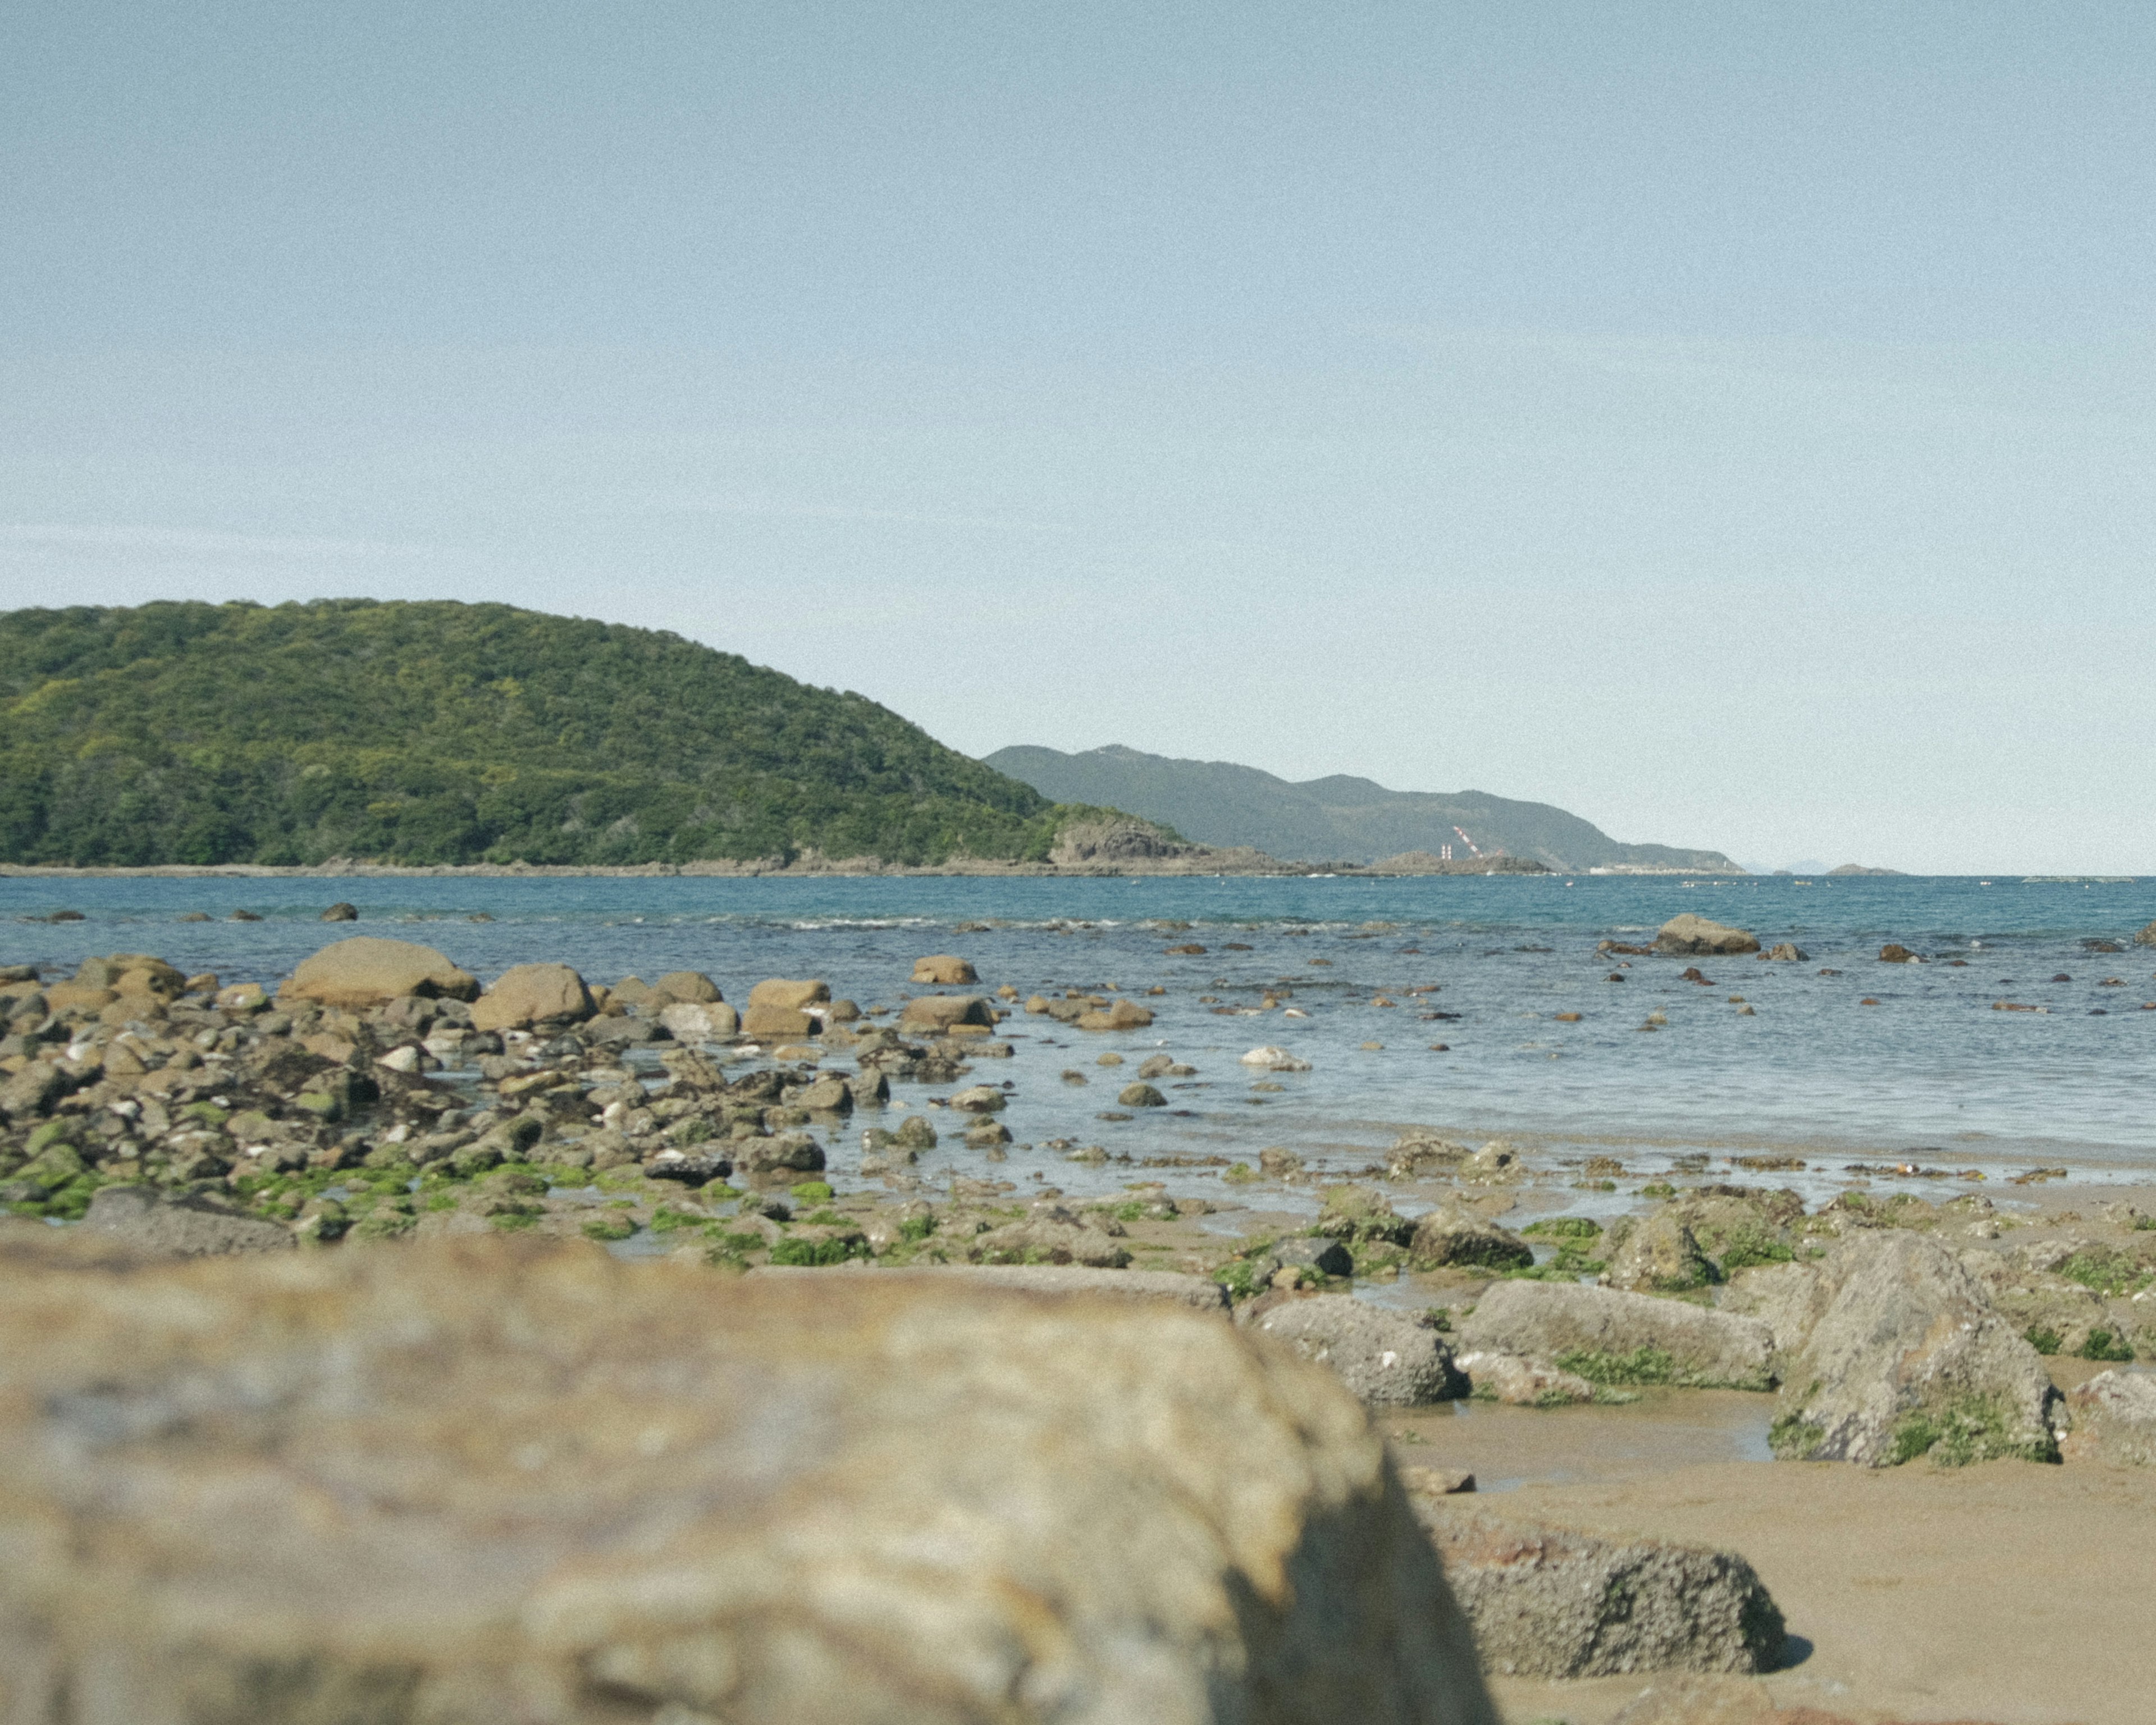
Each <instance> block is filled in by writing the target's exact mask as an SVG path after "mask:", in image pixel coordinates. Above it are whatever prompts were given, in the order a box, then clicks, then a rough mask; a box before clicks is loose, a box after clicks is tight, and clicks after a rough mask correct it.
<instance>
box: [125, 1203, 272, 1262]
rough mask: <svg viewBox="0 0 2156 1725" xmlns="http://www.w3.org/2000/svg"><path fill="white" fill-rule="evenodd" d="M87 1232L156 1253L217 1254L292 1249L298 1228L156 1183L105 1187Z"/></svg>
mask: <svg viewBox="0 0 2156 1725" xmlns="http://www.w3.org/2000/svg"><path fill="white" fill-rule="evenodd" d="M82 1226H83V1229H84V1231H85V1233H89V1234H94V1235H100V1236H102V1237H104V1238H105V1239H108V1240H118V1241H120V1242H121V1243H123V1244H125V1245H127V1246H129V1247H131V1248H132V1249H133V1250H136V1251H138V1252H141V1253H144V1254H145V1255H150V1256H155V1257H175V1258H214V1257H221V1256H223V1255H226V1254H228V1253H233V1252H278V1251H290V1250H292V1248H293V1247H294V1246H295V1245H297V1244H298V1242H297V1241H296V1240H294V1239H293V1237H292V1230H290V1229H289V1228H285V1227H283V1226H281V1225H280V1224H278V1223H275V1222H265V1221H264V1220H263V1219H261V1218H259V1216H250V1215H247V1214H244V1213H243V1212H241V1211H240V1210H239V1209H235V1208H234V1206H232V1205H231V1204H227V1203H225V1202H224V1201H223V1199H218V1198H215V1197H213V1196H210V1195H208V1194H179V1193H172V1192H162V1191H159V1190H158V1189H156V1188H155V1187H151V1186H105V1187H102V1188H100V1189H99V1190H98V1191H97V1192H96V1193H95V1194H93V1195H92V1197H91V1199H90V1209H89V1212H88V1214H85V1216H84V1217H83V1219H82Z"/></svg>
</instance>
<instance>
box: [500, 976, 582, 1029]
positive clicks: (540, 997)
mask: <svg viewBox="0 0 2156 1725" xmlns="http://www.w3.org/2000/svg"><path fill="white" fill-rule="evenodd" d="M591 1015H592V993H591V990H590V989H588V988H586V987H585V986H584V979H583V978H582V977H580V976H578V975H577V973H576V972H575V971H573V970H572V969H571V968H569V967H568V966H567V965H566V964H519V965H516V966H514V967H513V968H511V969H508V970H506V971H504V972H502V973H501V974H500V976H499V977H497V978H495V983H494V986H493V987H492V988H489V989H488V990H487V991H486V993H484V994H482V995H481V996H480V998H479V999H478V1000H477V1001H475V1003H474V1004H473V1006H472V1011H471V1021H472V1028H473V1029H475V1030H526V1029H531V1027H532V1026H533V1025H535V1024H582V1023H583V1021H584V1020H585V1019H588V1018H589V1017H590V1016H591Z"/></svg>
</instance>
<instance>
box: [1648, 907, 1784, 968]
mask: <svg viewBox="0 0 2156 1725" xmlns="http://www.w3.org/2000/svg"><path fill="white" fill-rule="evenodd" d="M1758 950H1759V942H1758V940H1757V939H1756V938H1754V937H1753V936H1751V935H1748V934H1747V933H1746V932H1744V931H1743V929H1741V928H1732V927H1729V926H1728V924H1727V923H1725V922H1709V921H1708V920H1707V918H1706V917H1704V916H1694V915H1693V914H1692V913H1691V911H1686V912H1685V913H1684V914H1683V915H1682V916H1672V917H1671V918H1670V920H1669V921H1668V922H1665V923H1664V924H1663V925H1662V926H1661V927H1660V928H1659V929H1657V930H1655V951H1656V952H1660V953H1661V954H1663V955H1664V956H1665V957H1696V956H1698V955H1700V954H1702V953H1708V952H1758Z"/></svg>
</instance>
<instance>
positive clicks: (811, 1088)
mask: <svg viewBox="0 0 2156 1725" xmlns="http://www.w3.org/2000/svg"><path fill="white" fill-rule="evenodd" d="M793 1106H795V1107H797V1108H806V1109H807V1110H808V1111H809V1112H810V1113H811V1114H850V1113H852V1112H853V1109H854V1093H853V1091H852V1090H851V1089H850V1088H849V1087H848V1086H847V1084H846V1081H845V1080H844V1078H841V1077H840V1076H839V1075H838V1074H837V1073H835V1072H826V1073H824V1074H823V1075H822V1076H820V1077H818V1078H816V1079H815V1080H814V1081H811V1082H810V1083H808V1084H807V1085H804V1086H803V1087H802V1090H801V1093H800V1094H799V1095H798V1096H795V1097H794V1098H793Z"/></svg>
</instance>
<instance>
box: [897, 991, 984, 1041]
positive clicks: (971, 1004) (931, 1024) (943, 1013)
mask: <svg viewBox="0 0 2156 1725" xmlns="http://www.w3.org/2000/svg"><path fill="white" fill-rule="evenodd" d="M995 1021H996V1017H995V1014H994V1013H993V1011H992V1010H991V1009H989V1006H988V1002H987V1001H985V1000H983V999H982V998H981V997H980V996H979V995H978V994H916V996H914V998H913V999H911V1000H909V1001H907V1002H906V1010H905V1011H903V1012H901V1014H899V1015H898V1028H899V1029H901V1030H913V1031H919V1032H921V1033H924V1034H928V1035H935V1034H938V1033H939V1032H941V1031H944V1030H948V1029H951V1028H952V1026H953V1025H955V1024H985V1025H989V1026H993V1024H995Z"/></svg>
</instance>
